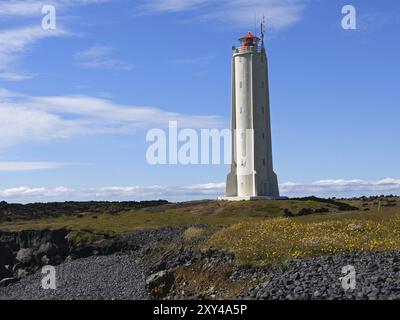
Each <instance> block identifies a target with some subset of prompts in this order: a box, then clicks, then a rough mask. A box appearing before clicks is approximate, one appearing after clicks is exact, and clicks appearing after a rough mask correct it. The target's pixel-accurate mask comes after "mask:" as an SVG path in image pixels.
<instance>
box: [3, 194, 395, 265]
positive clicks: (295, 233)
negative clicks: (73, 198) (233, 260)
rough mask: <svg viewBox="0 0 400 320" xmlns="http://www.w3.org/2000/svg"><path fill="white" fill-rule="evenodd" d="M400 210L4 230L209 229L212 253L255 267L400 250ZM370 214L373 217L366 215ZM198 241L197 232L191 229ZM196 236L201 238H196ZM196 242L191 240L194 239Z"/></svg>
mask: <svg viewBox="0 0 400 320" xmlns="http://www.w3.org/2000/svg"><path fill="white" fill-rule="evenodd" d="M391 200H392V201H396V203H397V204H398V206H391V207H388V206H385V204H388V201H387V200H384V201H381V202H380V204H379V201H375V202H369V203H367V204H364V205H363V202H362V201H360V200H351V201H350V200H349V201H345V202H346V203H348V204H351V205H353V206H356V207H358V208H360V210H357V211H346V212H340V211H338V207H336V206H335V205H332V204H326V203H323V202H319V201H311V200H310V201H300V200H281V201H272V200H271V201H252V202H225V201H200V202H189V203H181V204H170V205H165V206H161V207H155V208H146V209H142V210H138V211H129V212H123V213H120V214H117V215H115V214H107V213H103V214H99V215H97V218H93V216H92V215H90V214H86V215H84V216H83V217H76V216H62V217H58V218H51V219H41V220H31V221H15V222H12V223H10V222H9V223H2V224H0V230H4V231H21V230H38V229H59V228H68V229H71V230H73V231H74V233H73V237H75V238H74V239H75V240H76V241H79V242H85V241H86V242H90V241H95V240H96V239H95V238H93V237H96V235H94V234H93V233H91V232H87V230H89V231H92V232H94V233H125V232H131V231H135V230H141V229H147V228H158V227H165V226H193V225H196V224H202V225H207V226H208V228H207V229H206V230H205V231H204V232H205V235H207V237H208V239H207V240H206V241H205V242H204V243H203V245H204V246H206V247H210V246H213V247H217V248H219V249H222V250H226V251H232V252H234V253H235V255H236V257H237V259H238V262H239V263H243V264H251V265H268V264H280V263H284V262H285V261H287V260H290V259H293V258H302V257H312V256H318V255H323V254H331V253H347V252H354V251H374V250H400V201H399V200H400V199H398V198H394V199H391ZM285 208H287V209H289V210H291V211H292V212H298V211H299V210H300V209H302V208H311V209H319V208H329V210H330V212H329V213H321V214H312V215H308V216H301V217H294V218H289V219H288V218H283V211H284V209H285ZM365 209H368V211H365ZM189 230H191V232H192V233H193V234H194V236H196V232H197V230H195V229H189ZM194 231H196V232H194ZM189 236H190V234H189Z"/></svg>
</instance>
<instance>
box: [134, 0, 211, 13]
mask: <svg viewBox="0 0 400 320" xmlns="http://www.w3.org/2000/svg"><path fill="white" fill-rule="evenodd" d="M207 2H209V0H158V1H156V0H151V1H146V2H145V3H144V5H143V6H142V9H143V10H145V11H151V12H154V11H161V12H177V11H183V10H189V9H193V8H196V7H198V6H200V5H202V4H206V3H207Z"/></svg>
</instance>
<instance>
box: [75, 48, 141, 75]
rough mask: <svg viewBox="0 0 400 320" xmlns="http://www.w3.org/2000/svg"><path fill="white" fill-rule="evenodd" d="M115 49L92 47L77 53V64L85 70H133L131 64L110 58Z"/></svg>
mask: <svg viewBox="0 0 400 320" xmlns="http://www.w3.org/2000/svg"><path fill="white" fill-rule="evenodd" d="M114 52H115V49H114V48H112V47H106V46H93V47H90V48H88V49H86V50H84V51H81V52H78V53H77V54H76V55H75V56H76V58H78V60H79V61H78V64H79V65H80V66H82V67H86V68H94V69H115V70H126V71H129V70H132V69H134V68H135V66H133V65H132V64H129V63H127V62H125V61H122V60H119V59H115V58H112V54H113V53H114Z"/></svg>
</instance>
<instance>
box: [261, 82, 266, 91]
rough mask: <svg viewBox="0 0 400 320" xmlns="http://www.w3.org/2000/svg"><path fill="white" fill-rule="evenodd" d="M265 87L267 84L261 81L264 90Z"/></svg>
mask: <svg viewBox="0 0 400 320" xmlns="http://www.w3.org/2000/svg"><path fill="white" fill-rule="evenodd" d="M264 87H265V83H264V81H261V88H263V89H264Z"/></svg>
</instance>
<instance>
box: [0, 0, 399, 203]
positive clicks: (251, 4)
mask: <svg viewBox="0 0 400 320" xmlns="http://www.w3.org/2000/svg"><path fill="white" fill-rule="evenodd" d="M45 4H53V5H54V6H55V8H56V10H57V30H43V29H42V28H41V20H42V18H43V14H42V13H41V8H42V6H43V5H45ZM347 4H351V5H353V6H355V8H356V9H357V29H356V30H344V29H343V28H342V27H341V20H342V18H343V14H342V13H341V10H342V7H343V6H344V5H347ZM255 12H256V13H257V17H258V18H260V17H261V16H262V15H265V16H266V19H267V25H268V32H267V33H268V34H267V40H266V46H267V51H268V55H269V64H270V66H269V67H270V75H269V76H270V91H271V114H272V130H273V149H274V163H275V171H276V172H277V174H278V178H279V182H280V184H281V192H282V194H283V195H289V196H303V195H310V194H315V195H320V196H351V195H360V194H377V193H378V194H381V193H399V192H400V173H399V163H400V149H399V148H398V146H397V141H398V139H399V137H400V126H399V125H398V123H399V118H400V109H399V101H400V81H399V79H398V75H399V74H400V63H399V60H398V57H399V56H400V43H399V41H398V37H399V32H400V4H399V3H398V1H396V0H383V1H373V0H363V1H357V0H350V1H341V0H335V1H328V0H315V1H312V0H285V1H282V0H280V1H277V0H250V1H244V0H229V1H228V0H219V1H216V0H137V1H128V0H113V1H107V0H58V1H39V0H38V1H11V0H3V1H1V3H0V200H1V199H4V200H6V201H17V202H29V201H56V200H57V201H58V200H66V199H77V200H86V199H94V200H96V199H108V200H121V199H132V200H135V199H154V198H167V199H170V200H187V199H198V198H210V197H211V198H212V197H215V196H217V195H220V194H222V193H223V189H224V181H225V176H226V174H227V172H228V170H229V168H228V166H226V165H198V166H183V165H178V166H172V165H166V166H150V165H149V164H148V163H147V162H146V157H145V155H146V149H147V148H148V146H149V143H147V142H146V139H145V138H146V132H147V130H149V129H151V128H163V127H165V126H166V125H167V122H168V120H178V122H179V125H180V127H182V128H195V129H198V128H203V127H218V128H226V127H229V125H230V123H229V120H230V111H231V106H230V97H231V92H230V77H231V74H230V73H231V70H230V64H231V61H230V59H231V46H232V45H236V44H237V39H238V38H239V37H240V36H242V35H243V34H245V33H246V32H247V31H249V30H251V31H253V30H254V13H255Z"/></svg>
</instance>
